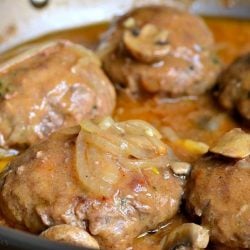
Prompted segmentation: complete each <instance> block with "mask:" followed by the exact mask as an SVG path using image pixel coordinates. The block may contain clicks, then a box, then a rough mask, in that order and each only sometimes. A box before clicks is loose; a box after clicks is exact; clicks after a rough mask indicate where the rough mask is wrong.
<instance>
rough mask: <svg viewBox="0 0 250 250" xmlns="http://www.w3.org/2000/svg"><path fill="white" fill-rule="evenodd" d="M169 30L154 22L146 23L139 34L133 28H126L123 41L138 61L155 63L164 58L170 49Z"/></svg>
mask: <svg viewBox="0 0 250 250" xmlns="http://www.w3.org/2000/svg"><path fill="white" fill-rule="evenodd" d="M167 39H168V31H167V30H163V29H160V28H158V27H157V26H155V25H153V24H146V25H144V26H143V27H142V28H141V29H140V30H138V34H137V33H136V34H135V32H133V29H131V30H126V31H125V32H124V36H123V42H124V45H125V47H126V49H127V50H128V51H129V53H130V54H131V55H132V56H133V57H134V58H135V59H137V60H138V61H141V62H144V63H153V62H155V61H159V60H161V59H162V58H164V57H165V56H166V55H167V54H168V53H169V51H170V45H169V44H168V42H167Z"/></svg>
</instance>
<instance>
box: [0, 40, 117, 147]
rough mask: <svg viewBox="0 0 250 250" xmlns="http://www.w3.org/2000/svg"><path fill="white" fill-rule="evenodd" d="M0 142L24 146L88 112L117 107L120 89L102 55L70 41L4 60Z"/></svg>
mask: <svg viewBox="0 0 250 250" xmlns="http://www.w3.org/2000/svg"><path fill="white" fill-rule="evenodd" d="M0 98H1V100H0V102H1V103H0V121H1V122H0V138H1V141H0V144H1V146H4V147H11V146H19V147H24V146H27V145H30V144H32V143H35V142H37V141H38V140H39V139H43V138H46V137H47V136H48V135H49V134H51V133H52V132H53V131H55V130H57V129H58V128H61V127H67V126H71V125H74V124H76V123H79V122H80V121H81V120H82V119H84V118H94V117H98V116H99V117H101V116H103V115H109V114H111V113H112V111H113V108H114V105H115V92H114V89H113V86H112V84H111V83H110V81H109V80H108V78H107V77H106V76H105V74H104V73H103V71H102V69H101V63H100V61H99V59H98V58H97V57H96V55H95V54H94V53H93V52H91V51H90V50H87V49H85V48H84V47H82V46H79V45H76V44H74V43H71V42H69V41H59V42H50V43H46V44H43V45H41V46H35V48H32V49H30V50H28V51H26V52H25V53H24V54H22V55H19V56H17V57H16V58H13V59H12V60H10V61H8V62H6V63H5V64H3V65H1V66H0Z"/></svg>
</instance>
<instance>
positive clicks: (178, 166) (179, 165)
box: [170, 161, 191, 175]
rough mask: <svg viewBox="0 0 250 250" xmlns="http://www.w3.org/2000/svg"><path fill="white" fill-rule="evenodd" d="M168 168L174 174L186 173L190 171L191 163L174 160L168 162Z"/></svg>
mask: <svg viewBox="0 0 250 250" xmlns="http://www.w3.org/2000/svg"><path fill="white" fill-rule="evenodd" d="M170 168H171V169H172V170H173V172H174V173H175V174H176V175H188V174H189V173H190V171H191V164H190V163H188V162H180V161H176V162H173V163H171V164H170Z"/></svg>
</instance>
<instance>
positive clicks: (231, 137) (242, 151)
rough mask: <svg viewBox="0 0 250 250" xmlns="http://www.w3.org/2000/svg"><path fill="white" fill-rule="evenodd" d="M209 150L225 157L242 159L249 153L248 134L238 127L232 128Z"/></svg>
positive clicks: (249, 140) (249, 142)
mask: <svg viewBox="0 0 250 250" xmlns="http://www.w3.org/2000/svg"><path fill="white" fill-rule="evenodd" d="M210 151H211V152H212V153H215V154H220V155H223V156H226V157H231V158H240V159H243V158H245V157H247V156H249V155H250V134H247V133H246V132H244V131H243V130H241V129H240V128H235V129H232V130H231V131H229V132H228V133H226V134H225V135H224V136H223V137H222V138H221V139H220V140H219V142H218V143H217V144H216V145H215V146H214V147H212V148H211V149H210Z"/></svg>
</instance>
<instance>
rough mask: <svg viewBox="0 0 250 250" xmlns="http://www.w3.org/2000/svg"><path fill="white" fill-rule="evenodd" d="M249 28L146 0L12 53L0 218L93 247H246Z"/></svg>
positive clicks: (2, 127)
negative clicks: (101, 21) (142, 4)
mask: <svg viewBox="0 0 250 250" xmlns="http://www.w3.org/2000/svg"><path fill="white" fill-rule="evenodd" d="M225 24H226V25H225ZM239 30H240V32H241V36H240V37H239V36H237V32H239ZM249 30H250V23H249V22H248V21H243V20H242V21H236V20H224V19H204V18H201V17H198V16H195V15H193V14H190V13H188V12H186V11H183V10H182V11H180V10H177V9H174V8H173V7H166V6H147V7H143V8H138V9H134V10H131V11H130V12H128V13H127V14H125V15H123V16H121V17H118V18H116V20H115V21H114V22H113V23H112V24H111V26H110V27H109V26H108V25H107V24H106V25H105V24H101V25H99V26H93V27H92V28H89V27H88V29H87V30H85V29H84V28H83V29H78V30H76V31H74V32H75V33H74V36H72V32H69V33H68V32H67V31H65V32H62V33H60V34H56V35H54V36H55V38H57V39H54V40H53V39H52V40H53V41H51V36H50V37H49V38H48V37H47V38H46V37H44V38H42V41H43V43H42V44H41V45H37V43H36V45H33V44H32V45H29V49H26V51H25V52H23V53H22V54H19V53H16V54H15V53H12V56H11V57H12V58H11V59H8V60H6V62H4V63H3V64H1V66H0V145H1V148H0V225H2V226H8V227H13V228H16V229H19V230H23V231H27V232H29V233H33V234H36V235H37V236H38V237H43V238H45V239H49V240H53V241H58V242H63V243H66V244H71V245H75V246H80V247H82V248H83V249H85V248H86V247H90V248H93V249H101V250H112V249H114V250H118V249H119V250H125V249H127V250H149V249H150V250H184V249H185V250H191V249H193V250H198V249H210V250H214V249H216V250H225V249H231V250H239V249H249V248H250V207H249V206H250V205H249V204H250V160H249V159H250V158H249V157H250V123H249V121H250V94H249V93H250V92H249V91H250V57H249V55H250V54H249V53H250V43H249V41H250V33H249ZM100 31H102V32H100ZM84 37H88V38H89V37H93V39H92V40H93V41H92V44H91V50H90V49H87V48H86V47H85V46H89V44H86V43H84V42H81V41H84V39H82V38H84ZM97 37H101V38H100V39H99V40H98V39H97ZM52 38H53V36H52ZM58 38H59V39H58ZM81 39H82V40H81ZM40 42H41V41H40ZM79 43H80V44H79ZM243 45H244V46H243ZM7 57H9V56H6V58H7ZM17 154H19V155H17ZM16 155H17V156H16Z"/></svg>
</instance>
